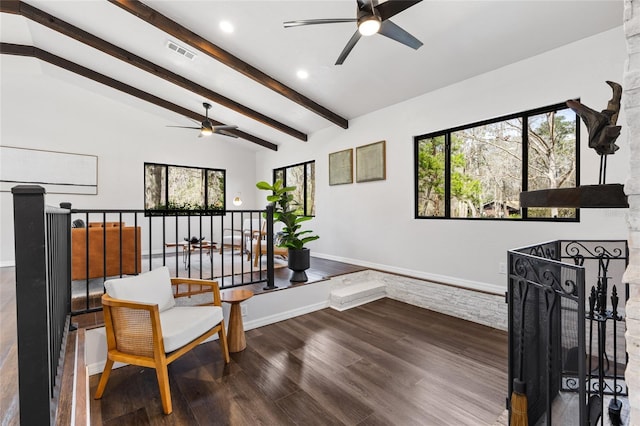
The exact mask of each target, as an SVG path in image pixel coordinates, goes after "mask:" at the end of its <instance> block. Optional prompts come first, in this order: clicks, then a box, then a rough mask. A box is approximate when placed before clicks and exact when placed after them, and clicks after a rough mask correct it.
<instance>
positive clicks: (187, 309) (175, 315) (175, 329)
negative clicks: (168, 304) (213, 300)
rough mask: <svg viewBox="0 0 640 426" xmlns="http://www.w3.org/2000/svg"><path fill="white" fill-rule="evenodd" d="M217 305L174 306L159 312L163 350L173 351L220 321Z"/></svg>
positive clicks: (220, 312) (220, 309)
mask: <svg viewBox="0 0 640 426" xmlns="http://www.w3.org/2000/svg"><path fill="white" fill-rule="evenodd" d="M222 319H223V317H222V308H221V307H219V306H176V307H173V308H171V309H168V310H166V311H163V312H161V313H160V328H161V329H162V340H163V342H164V350H165V352H167V353H169V352H172V351H175V350H176V349H179V348H181V347H183V346H184V345H186V344H187V343H189V342H191V341H192V340H194V339H195V338H197V337H200V336H201V335H203V334H204V333H205V332H207V331H208V330H210V329H212V328H213V327H215V326H216V325H218V324H219V323H220V321H222Z"/></svg>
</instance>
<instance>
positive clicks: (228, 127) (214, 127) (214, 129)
mask: <svg viewBox="0 0 640 426" xmlns="http://www.w3.org/2000/svg"><path fill="white" fill-rule="evenodd" d="M237 128H238V126H233V125H231V126H227V125H223V126H213V131H214V132H217V131H218V130H235V129H237Z"/></svg>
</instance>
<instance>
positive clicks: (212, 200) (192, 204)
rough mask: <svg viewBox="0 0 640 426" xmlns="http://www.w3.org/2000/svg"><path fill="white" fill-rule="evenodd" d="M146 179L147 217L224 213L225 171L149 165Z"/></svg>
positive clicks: (145, 167) (145, 165) (145, 171)
mask: <svg viewBox="0 0 640 426" xmlns="http://www.w3.org/2000/svg"><path fill="white" fill-rule="evenodd" d="M144 176H145V190H144V193H145V206H144V208H145V212H146V213H147V214H165V213H181V212H188V213H205V214H224V210H225V171H224V170H219V169H205V168H198V167H186V166H172V165H167V164H155V163H145V164H144Z"/></svg>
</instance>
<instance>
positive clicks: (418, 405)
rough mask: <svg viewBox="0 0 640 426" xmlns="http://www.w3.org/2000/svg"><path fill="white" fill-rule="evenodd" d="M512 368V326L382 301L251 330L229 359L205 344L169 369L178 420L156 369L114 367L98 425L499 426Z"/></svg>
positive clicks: (95, 415) (95, 409)
mask: <svg viewBox="0 0 640 426" xmlns="http://www.w3.org/2000/svg"><path fill="white" fill-rule="evenodd" d="M506 366H507V337H506V333H504V332H501V331H498V330H494V329H491V328H488V327H484V326H480V325H477V324H474V323H470V322H467V321H464V320H460V319H456V318H452V317H449V316H446V315H442V314H437V313H434V312H432V311H428V310H425V309H421V308H417V307H415V306H411V305H407V304H405V303H401V302H397V301H393V300H391V299H382V300H379V301H376V302H373V303H369V304H367V305H363V306H360V307H357V308H354V309H351V310H348V311H345V312H337V311H334V310H332V309H324V310H321V311H318V312H314V313H311V314H307V315H303V316H300V317H296V318H293V319H290V320H286V321H282V322H279V323H276V324H272V325H268V326H265V327H261V328H258V329H254V330H250V331H248V332H247V349H245V351H243V352H241V353H237V354H232V361H231V363H230V364H229V365H226V366H225V365H224V363H223V362H222V359H221V355H220V351H219V346H218V343H217V342H210V343H207V344H204V345H201V346H200V347H198V348H197V349H196V350H194V351H192V352H191V353H190V354H188V355H186V356H185V357H183V358H181V359H179V360H178V361H176V362H175V363H173V364H172V365H171V366H170V367H169V375H170V381H171V389H172V397H173V407H174V412H173V414H171V415H169V416H165V415H164V414H162V407H161V404H160V401H159V396H158V395H159V393H158V389H157V382H156V376H155V373H154V371H153V370H151V369H144V368H140V367H133V366H130V367H124V368H121V369H118V370H115V371H114V372H113V373H112V376H111V379H110V382H109V384H108V385H107V390H106V392H105V395H104V396H103V398H102V400H99V401H96V400H92V401H91V416H92V424H95V425H101V424H102V425H130V424H131V425H133V424H151V425H156V424H157V425H160V424H163V425H165V424H169V425H254V424H264V425H490V424H493V422H494V421H495V420H496V419H497V418H498V417H499V416H500V414H501V413H502V412H503V411H504V404H505V396H506V380H507V374H506ZM98 379H99V375H95V376H92V377H91V379H90V386H91V392H94V391H95V388H96V386H97V383H98Z"/></svg>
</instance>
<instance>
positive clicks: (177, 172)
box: [168, 166, 204, 210]
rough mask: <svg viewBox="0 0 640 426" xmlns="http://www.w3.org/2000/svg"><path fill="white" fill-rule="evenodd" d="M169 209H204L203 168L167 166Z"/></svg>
mask: <svg viewBox="0 0 640 426" xmlns="http://www.w3.org/2000/svg"><path fill="white" fill-rule="evenodd" d="M168 173H169V209H170V210H202V209H204V170H201V169H195V168H189V167H174V166H169V167H168Z"/></svg>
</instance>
